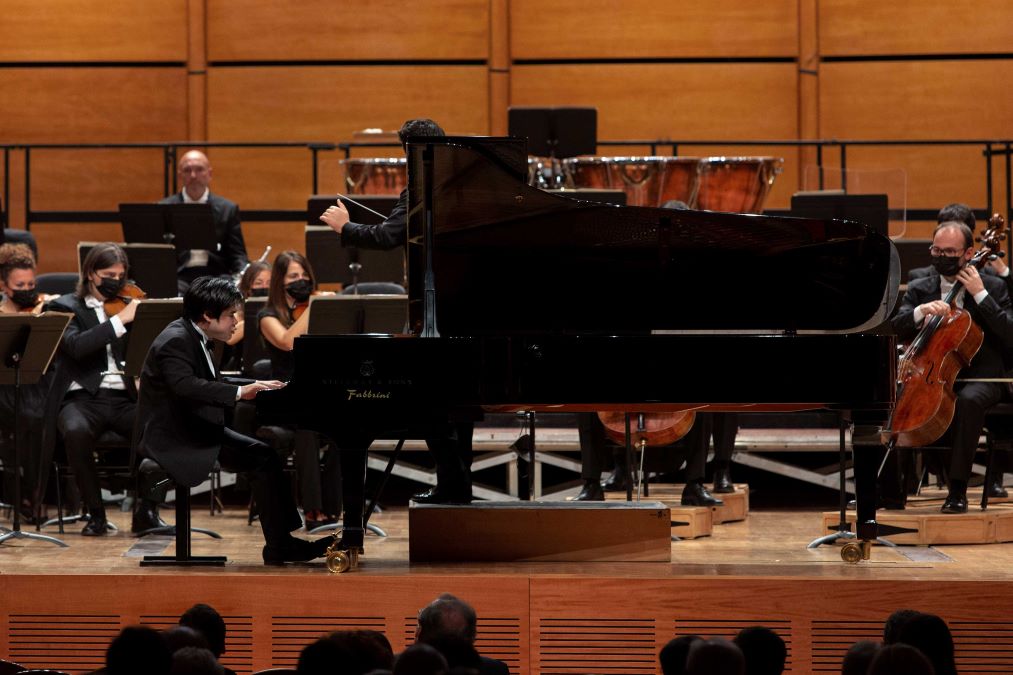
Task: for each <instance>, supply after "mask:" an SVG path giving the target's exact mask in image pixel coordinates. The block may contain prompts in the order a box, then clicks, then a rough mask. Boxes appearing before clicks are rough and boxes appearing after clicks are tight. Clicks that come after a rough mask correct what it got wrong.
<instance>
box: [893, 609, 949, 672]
mask: <svg viewBox="0 0 1013 675" xmlns="http://www.w3.org/2000/svg"><path fill="white" fill-rule="evenodd" d="M897 642H899V643H903V644H906V645H911V646H912V647H914V648H915V649H917V650H918V651H920V652H921V653H922V654H924V655H925V656H926V658H928V660H929V661H930V662H931V663H932V668H933V670H934V671H935V675H956V673H957V664H956V662H955V661H954V656H953V636H952V635H951V634H950V629H949V627H948V626H947V625H946V622H945V621H943V620H942V619H941V618H939V617H938V616H936V615H935V614H919V615H918V616H915V617H912V618H911V619H910V620H908V621H906V622H905V623H904V624H903V625H902V626H901V627H900V632H899V633H898V634H897Z"/></svg>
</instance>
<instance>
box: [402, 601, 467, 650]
mask: <svg viewBox="0 0 1013 675" xmlns="http://www.w3.org/2000/svg"><path fill="white" fill-rule="evenodd" d="M477 627H478V617H477V615H476V614H475V609H474V608H473V607H472V606H471V605H469V604H468V603H466V602H465V601H464V600H461V599H459V598H457V597H456V596H453V595H451V594H450V593H444V594H443V595H441V596H440V597H438V598H436V599H435V600H433V601H432V602H430V603H429V604H428V605H426V606H425V607H423V608H422V611H420V612H419V623H418V626H417V627H416V629H415V641H416V642H429V640H430V638H433V637H435V636H437V635H444V634H449V635H458V636H460V637H463V638H465V639H466V640H468V642H471V643H474V642H475V635H476V633H477Z"/></svg>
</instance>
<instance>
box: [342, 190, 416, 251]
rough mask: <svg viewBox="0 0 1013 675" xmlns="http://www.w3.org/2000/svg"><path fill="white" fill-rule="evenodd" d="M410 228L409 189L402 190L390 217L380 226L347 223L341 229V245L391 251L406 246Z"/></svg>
mask: <svg viewBox="0 0 1013 675" xmlns="http://www.w3.org/2000/svg"><path fill="white" fill-rule="evenodd" d="M407 228H408V188H405V189H404V190H401V195H400V196H399V197H398V200H397V204H395V205H394V208H393V210H391V212H390V215H389V216H387V218H386V219H385V220H384V221H383V222H382V223H379V224H376V225H363V224H362V223H346V224H345V226H344V227H343V228H341V245H342V246H358V247H359V248H375V249H381V250H384V251H386V250H389V249H392V248H397V247H398V246H404V243H405V241H406V238H407V235H406V231H407Z"/></svg>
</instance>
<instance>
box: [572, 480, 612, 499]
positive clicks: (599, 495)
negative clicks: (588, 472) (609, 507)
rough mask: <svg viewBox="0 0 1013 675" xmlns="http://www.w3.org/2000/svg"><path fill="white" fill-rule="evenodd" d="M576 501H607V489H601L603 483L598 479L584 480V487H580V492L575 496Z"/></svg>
mask: <svg viewBox="0 0 1013 675" xmlns="http://www.w3.org/2000/svg"><path fill="white" fill-rule="evenodd" d="M573 501H575V502H603V501H605V491H604V490H602V489H601V483H599V482H598V481H596V480H593V479H592V480H586V481H584V487H582V488H581V489H580V492H579V493H578V494H577V496H576V497H574V498H573Z"/></svg>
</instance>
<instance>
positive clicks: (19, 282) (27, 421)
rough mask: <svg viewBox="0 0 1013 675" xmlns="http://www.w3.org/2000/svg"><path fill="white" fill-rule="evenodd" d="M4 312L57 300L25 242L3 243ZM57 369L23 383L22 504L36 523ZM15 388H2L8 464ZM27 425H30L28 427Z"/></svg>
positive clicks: (34, 309)
mask: <svg viewBox="0 0 1013 675" xmlns="http://www.w3.org/2000/svg"><path fill="white" fill-rule="evenodd" d="M0 291H2V292H3V300H2V301H0V312H2V313H4V314H21V313H33V314H38V313H40V312H41V311H42V306H43V304H44V303H45V302H48V301H49V300H52V299H54V298H55V297H56V296H55V295H45V294H40V293H39V292H38V291H37V290H36V289H35V256H34V255H33V254H32V250H31V249H30V248H29V247H28V246H26V245H25V244H3V245H2V246H0ZM52 373H53V370H52V369H50V370H49V371H48V372H47V373H46V375H45V376H44V377H43V378H42V380H40V381H39V382H38V383H37V384H33V385H29V386H23V387H22V388H21V393H20V398H21V400H20V405H19V408H20V411H21V420H22V424H23V426H22V427H21V428H20V429H19V433H18V439H17V441H18V442H19V443H20V444H21V446H22V450H21V457H22V468H23V470H24V473H23V474H22V489H21V494H22V495H24V498H23V502H22V504H21V507H22V511H23V515H24V517H25V519H26V520H27V521H28V522H32V518H33V516H34V514H33V513H32V508H31V507H32V504H33V503H34V504H38V503H39V502H40V500H39V496H40V495H38V494H36V487H37V485H38V469H39V468H40V467H41V466H47V465H48V464H49V462H48V461H47V462H42V459H41V455H40V453H41V452H42V438H43V436H42V426H43V421H44V419H45V405H46V400H47V395H48V392H49V387H50V385H51V382H52ZM14 416H15V415H14V387H12V386H4V387H0V431H2V433H3V435H4V442H3V443H0V452H2V453H3V456H2V459H3V463H4V466H5V467H10V466H13V465H14V444H13V443H11V442H8V440H9V439H10V436H11V435H12V434H13V431H14ZM26 427H27V428H26ZM14 481H15V474H14V471H10V470H8V471H4V495H5V496H6V497H7V500H8V501H11V500H13V495H14Z"/></svg>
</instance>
